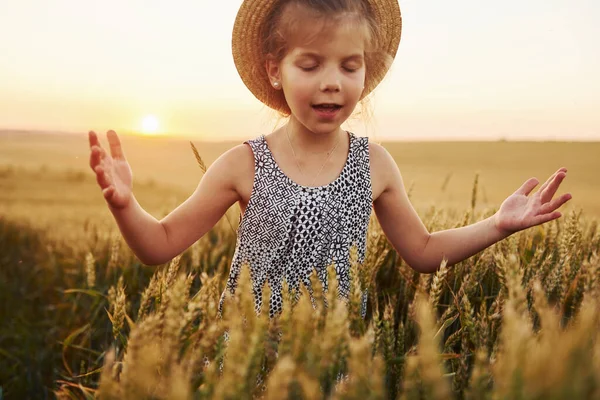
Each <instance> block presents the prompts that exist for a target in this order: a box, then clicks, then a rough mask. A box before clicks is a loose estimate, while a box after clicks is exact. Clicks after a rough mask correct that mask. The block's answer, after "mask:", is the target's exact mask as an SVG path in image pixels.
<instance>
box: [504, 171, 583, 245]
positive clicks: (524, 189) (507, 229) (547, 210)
mask: <svg viewBox="0 0 600 400" xmlns="http://www.w3.org/2000/svg"><path fill="white" fill-rule="evenodd" d="M566 176H567V169H566V168H560V169H559V170H558V171H556V172H555V173H554V175H552V176H551V177H550V178H548V180H547V181H546V182H545V183H544V184H543V185H542V186H541V187H540V189H539V190H538V191H537V192H535V193H534V194H533V195H531V196H529V194H530V193H531V191H532V190H533V189H534V188H535V187H536V186H537V185H538V183H539V181H538V180H537V179H536V178H530V179H528V180H527V181H526V182H525V183H524V184H523V185H522V186H521V187H520V188H519V189H518V190H517V191H516V192H514V193H513V194H512V195H510V196H509V197H508V198H507V199H506V200H504V202H503V203H502V205H501V206H500V209H499V210H498V212H497V213H496V215H495V223H496V228H498V230H500V231H501V232H503V233H505V234H512V233H514V232H517V231H520V230H523V229H527V228H530V227H532V226H535V225H541V224H543V223H545V222H548V221H552V220H554V219H557V218H560V216H561V213H560V212H559V211H556V210H557V209H558V208H559V207H560V206H562V205H563V204H565V203H566V202H567V201H569V200H570V199H571V198H572V196H571V194H570V193H565V194H563V195H561V196H559V197H557V198H556V199H552V198H553V197H554V195H555V193H556V191H557V190H558V187H559V186H560V184H561V182H562V181H563V179H565V177H566ZM528 196H529V197H528Z"/></svg>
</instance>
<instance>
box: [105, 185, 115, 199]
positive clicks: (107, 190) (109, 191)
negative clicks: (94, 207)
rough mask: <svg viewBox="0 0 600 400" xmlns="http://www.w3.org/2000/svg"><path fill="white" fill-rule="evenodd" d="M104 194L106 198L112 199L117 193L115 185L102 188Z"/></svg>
mask: <svg viewBox="0 0 600 400" xmlns="http://www.w3.org/2000/svg"><path fill="white" fill-rule="evenodd" d="M102 194H103V195H104V198H105V199H106V200H111V199H112V197H113V195H114V194H115V187H114V186H112V185H110V186H109V187H107V188H105V189H103V190H102Z"/></svg>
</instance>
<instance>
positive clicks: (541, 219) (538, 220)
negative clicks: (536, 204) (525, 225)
mask: <svg viewBox="0 0 600 400" xmlns="http://www.w3.org/2000/svg"><path fill="white" fill-rule="evenodd" d="M561 216H562V214H561V213H560V211H554V212H551V213H549V214H543V215H538V216H537V217H534V218H533V225H532V226H535V225H541V224H545V223H546V222H549V221H552V220H555V219H557V218H560V217H561Z"/></svg>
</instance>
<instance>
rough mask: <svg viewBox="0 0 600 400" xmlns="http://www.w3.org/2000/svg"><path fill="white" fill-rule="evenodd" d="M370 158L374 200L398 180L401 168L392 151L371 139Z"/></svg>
mask: <svg viewBox="0 0 600 400" xmlns="http://www.w3.org/2000/svg"><path fill="white" fill-rule="evenodd" d="M369 159H370V165H371V182H372V186H373V200H376V199H377V198H378V197H379V195H381V194H382V193H384V192H386V191H388V190H389V189H390V187H391V186H392V185H393V184H394V182H396V181H397V179H398V178H397V177H398V175H399V170H398V165H397V164H396V161H395V160H394V158H393V157H392V155H391V154H390V152H389V151H387V149H386V148H385V147H383V146H382V145H380V144H379V143H375V142H371V141H369Z"/></svg>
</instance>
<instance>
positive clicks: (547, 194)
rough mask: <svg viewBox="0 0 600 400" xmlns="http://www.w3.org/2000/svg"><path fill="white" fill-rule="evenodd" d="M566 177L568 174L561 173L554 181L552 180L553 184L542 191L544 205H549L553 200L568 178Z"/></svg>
mask: <svg viewBox="0 0 600 400" xmlns="http://www.w3.org/2000/svg"><path fill="white" fill-rule="evenodd" d="M566 176H567V174H566V173H564V172H560V173H558V174H557V175H555V176H554V179H552V182H550V184H549V185H548V186H546V188H544V189H543V190H542V189H540V194H541V200H542V203H547V202H549V201H550V200H551V199H552V197H554V195H555V194H556V191H557V190H558V187H559V186H560V184H561V183H562V181H563V180H564V179H565V178H566Z"/></svg>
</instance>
